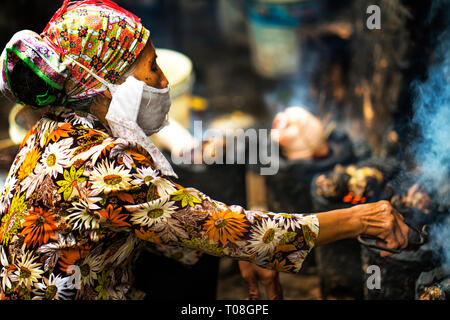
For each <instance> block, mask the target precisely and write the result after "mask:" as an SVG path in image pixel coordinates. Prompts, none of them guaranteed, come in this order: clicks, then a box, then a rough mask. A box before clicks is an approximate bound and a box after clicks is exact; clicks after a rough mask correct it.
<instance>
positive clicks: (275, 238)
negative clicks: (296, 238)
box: [248, 219, 282, 256]
mask: <svg viewBox="0 0 450 320" xmlns="http://www.w3.org/2000/svg"><path fill="white" fill-rule="evenodd" d="M252 231H253V232H252V233H251V236H250V240H249V245H248V248H249V251H250V253H251V254H254V253H256V254H257V255H258V256H267V255H268V254H270V253H273V252H274V250H275V247H276V246H277V244H278V243H279V242H280V240H281V238H282V230H280V228H279V226H278V224H277V223H276V222H275V221H273V220H270V219H263V220H262V222H261V223H260V224H259V225H256V226H255V227H254V228H253V230H252Z"/></svg>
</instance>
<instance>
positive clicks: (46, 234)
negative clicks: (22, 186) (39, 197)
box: [20, 207, 57, 247]
mask: <svg viewBox="0 0 450 320" xmlns="http://www.w3.org/2000/svg"><path fill="white" fill-rule="evenodd" d="M54 219H55V216H54V215H53V213H51V212H50V211H45V210H44V209H42V208H39V207H38V208H36V209H33V210H30V212H29V214H28V216H26V217H25V219H24V222H23V224H22V227H24V229H23V230H22V232H21V233H20V235H21V236H25V243H26V244H27V247H29V246H30V245H31V246H35V245H37V244H38V243H39V245H41V244H42V243H47V242H48V240H49V238H50V237H51V236H52V235H53V234H54V232H55V230H56V229H57V227H56V222H55V220H54Z"/></svg>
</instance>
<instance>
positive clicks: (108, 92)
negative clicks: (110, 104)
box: [103, 89, 112, 99]
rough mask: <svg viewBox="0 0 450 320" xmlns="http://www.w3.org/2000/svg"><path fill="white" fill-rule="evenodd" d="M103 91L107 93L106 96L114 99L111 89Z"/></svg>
mask: <svg viewBox="0 0 450 320" xmlns="http://www.w3.org/2000/svg"><path fill="white" fill-rule="evenodd" d="M103 93H104V94H105V97H107V98H108V99H112V95H111V92H110V91H109V89H106V90H105V91H104V92H103Z"/></svg>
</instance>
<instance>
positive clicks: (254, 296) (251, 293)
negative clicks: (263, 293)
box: [239, 261, 260, 300]
mask: <svg viewBox="0 0 450 320" xmlns="http://www.w3.org/2000/svg"><path fill="white" fill-rule="evenodd" d="M255 267H256V266H255V265H254V264H253V263H251V262H248V261H239V270H240V271H241V275H242V278H243V279H244V281H245V283H246V284H247V289H248V298H249V299H250V300H258V299H259V297H260V294H259V288H258V275H257V273H256V270H255Z"/></svg>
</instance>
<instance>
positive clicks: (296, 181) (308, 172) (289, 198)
mask: <svg viewBox="0 0 450 320" xmlns="http://www.w3.org/2000/svg"><path fill="white" fill-rule="evenodd" d="M328 144H329V147H330V149H331V151H330V155H329V156H327V157H325V158H323V159H314V160H287V159H285V158H283V157H281V158H280V167H279V171H278V173H277V174H276V175H273V176H266V184H267V192H268V201H269V209H270V210H272V211H274V212H291V213H302V212H311V211H313V210H314V207H313V203H312V199H311V193H310V185H311V181H312V180H313V178H314V176H316V175H318V174H320V173H324V172H327V171H329V170H332V169H333V168H334V167H335V166H336V165H337V164H343V165H345V164H348V163H351V162H352V161H354V155H353V147H352V142H351V141H350V139H349V138H348V136H347V135H346V134H345V133H344V132H341V131H337V130H335V131H333V133H332V134H331V135H330V137H329V139H328Z"/></svg>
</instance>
